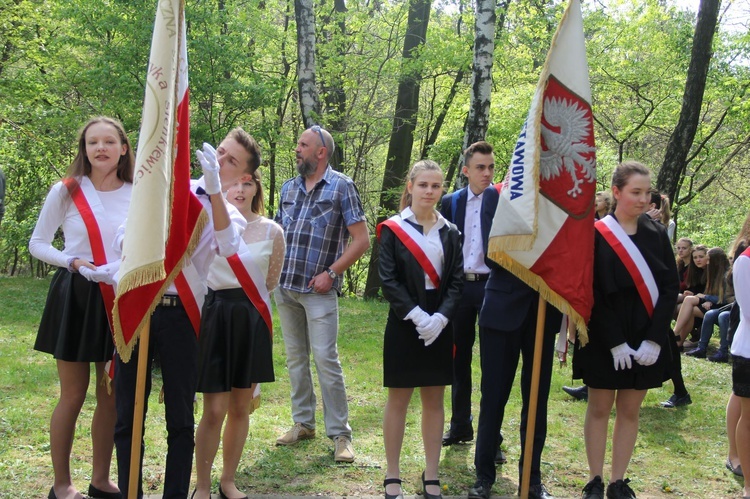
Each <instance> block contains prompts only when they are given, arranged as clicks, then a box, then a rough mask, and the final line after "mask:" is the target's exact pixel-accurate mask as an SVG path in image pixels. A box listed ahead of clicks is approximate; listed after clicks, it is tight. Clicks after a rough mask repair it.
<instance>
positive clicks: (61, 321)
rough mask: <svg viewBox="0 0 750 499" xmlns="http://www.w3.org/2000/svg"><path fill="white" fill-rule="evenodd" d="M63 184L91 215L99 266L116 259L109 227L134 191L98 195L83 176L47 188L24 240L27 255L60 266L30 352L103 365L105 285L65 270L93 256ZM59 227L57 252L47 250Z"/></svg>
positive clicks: (107, 353)
mask: <svg viewBox="0 0 750 499" xmlns="http://www.w3.org/2000/svg"><path fill="white" fill-rule="evenodd" d="M66 183H68V184H66ZM67 185H70V186H71V188H72V189H78V188H79V189H78V191H77V195H81V196H83V199H84V202H85V203H86V205H88V208H89V209H90V213H91V214H92V215H93V219H88V218H87V220H88V223H89V224H93V226H92V227H91V228H92V229H96V232H97V233H98V234H99V237H100V240H101V247H102V248H103V250H104V261H98V262H97V264H98V265H103V264H105V263H108V262H113V261H115V260H117V256H116V255H115V252H114V251H113V250H112V249H111V246H112V240H113V239H114V230H113V228H116V227H118V226H119V225H120V224H121V223H122V222H123V220H124V219H125V217H126V216H127V212H128V205H129V204H130V195H131V192H132V188H133V185H132V184H130V183H127V182H126V183H123V185H122V186H121V187H120V188H118V189H115V190H113V191H97V190H96V189H95V187H94V185H93V184H92V182H91V180H90V179H89V178H88V177H81V178H78V179H72V178H68V179H66V180H65V181H64V182H58V183H56V184H55V185H54V186H52V189H51V190H50V192H49V194H48V195H47V198H46V199H45V201H44V206H43V207H42V211H41V212H40V214H39V219H38V220H37V224H36V226H35V227H34V232H33V234H32V236H31V240H30V241H29V252H30V253H31V254H32V256H34V257H35V258H38V259H39V260H42V261H44V262H46V263H49V264H51V265H55V266H57V267H59V268H58V269H57V271H56V272H55V274H54V276H53V277H52V280H51V282H50V288H49V293H48V294H47V301H46V304H45V306H44V311H43V312H42V318H41V320H40V323H39V330H38V333H37V337H36V341H35V343H34V349H35V350H38V351H40V352H45V353H49V354H51V355H53V356H54V357H55V358H56V359H58V360H64V361H68V362H106V361H108V360H111V359H112V354H113V353H114V342H113V341H112V333H111V331H110V326H109V323H108V319H107V315H108V313H111V309H110V310H109V311H107V309H106V307H105V304H104V301H103V298H102V286H106V285H104V284H99V283H96V282H90V281H88V280H87V279H86V278H84V277H83V276H82V275H80V274H79V273H78V272H71V271H70V270H69V269H68V262H69V261H71V260H72V259H74V258H80V259H82V260H86V261H89V262H92V263H93V262H94V260H95V258H94V251H93V250H92V243H91V241H90V239H89V233H88V229H87V221H86V220H85V219H84V216H82V214H81V212H80V211H79V208H78V206H77V205H76V202H74V200H73V198H72V197H71V192H72V191H71V190H70V189H69V187H68V186H67ZM60 227H62V231H63V234H64V236H65V246H64V247H63V249H62V250H58V249H57V248H55V247H54V246H52V241H53V240H54V237H55V233H56V232H57V230H58V228H60ZM95 244H96V243H95ZM111 292H112V293H114V292H113V291H111Z"/></svg>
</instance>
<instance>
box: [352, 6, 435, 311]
mask: <svg viewBox="0 0 750 499" xmlns="http://www.w3.org/2000/svg"><path fill="white" fill-rule="evenodd" d="M431 3H432V2H431V0H410V2H409V19H408V21H407V27H406V36H405V38H404V50H403V53H402V58H403V61H404V62H403V64H402V66H401V78H400V81H399V84H398V94H397V96H396V112H395V115H394V117H393V127H392V128H391V139H390V142H389V143H388V156H386V158H387V159H386V162H385V173H384V174H383V188H382V190H381V191H380V208H381V213H384V214H391V213H394V212H396V211H398V202H399V197H400V194H401V188H402V187H403V183H404V177H405V176H406V173H407V172H408V170H409V163H410V161H411V150H412V146H413V145H414V129H415V128H416V124H417V111H418V109H419V82H420V79H421V74H420V73H419V72H418V71H415V70H414V69H411V66H412V65H411V64H410V63H409V61H410V60H411V59H412V58H413V57H414V56H415V53H416V51H417V49H418V48H419V47H420V46H421V45H422V44H424V42H425V37H426V36H427V24H428V23H429V21H430V7H431ZM385 218H386V216H385V215H381V216H379V217H378V220H377V222H378V223H380V222H381V221H383V220H385ZM378 289H380V275H379V274H378V244H377V241H376V242H375V244H373V246H372V253H371V256H370V266H369V269H368V272H367V283H366V284H365V293H364V295H365V297H367V298H373V297H375V296H377V294H378Z"/></svg>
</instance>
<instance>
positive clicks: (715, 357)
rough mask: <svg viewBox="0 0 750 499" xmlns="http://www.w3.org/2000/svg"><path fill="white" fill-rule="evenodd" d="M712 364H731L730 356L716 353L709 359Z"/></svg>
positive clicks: (724, 353)
mask: <svg viewBox="0 0 750 499" xmlns="http://www.w3.org/2000/svg"><path fill="white" fill-rule="evenodd" d="M708 360H710V361H711V362H724V363H726V362H729V354H728V353H726V352H721V351H719V352H716V353H715V354H713V355H712V356H710V357H709V358H708Z"/></svg>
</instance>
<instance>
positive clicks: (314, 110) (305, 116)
mask: <svg viewBox="0 0 750 499" xmlns="http://www.w3.org/2000/svg"><path fill="white" fill-rule="evenodd" d="M294 16H295V19H296V20H297V86H298V88H299V106H300V112H301V113H302V122H303V123H304V124H305V128H309V127H311V126H313V125H316V124H318V122H319V121H320V117H321V113H320V98H319V97H318V87H317V86H316V85H315V12H314V11H313V2H312V0H294Z"/></svg>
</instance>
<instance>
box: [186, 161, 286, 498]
mask: <svg viewBox="0 0 750 499" xmlns="http://www.w3.org/2000/svg"><path fill="white" fill-rule="evenodd" d="M258 155H260V151H258ZM227 200H228V201H229V202H230V203H232V204H233V205H234V206H236V207H237V209H239V211H240V212H241V213H242V215H243V216H244V217H245V218H246V219H247V229H245V232H244V234H243V241H244V243H245V244H243V245H242V246H241V247H240V251H239V252H238V253H237V255H235V256H233V257H230V258H228V259H227V258H221V257H217V258H216V259H214V262H213V263H212V264H211V270H210V272H209V275H208V287H209V292H208V296H207V297H206V302H205V304H204V307H203V315H202V319H201V334H200V337H199V374H198V391H199V392H203V416H202V417H201V421H200V424H199V425H198V429H197V431H196V439H195V440H196V446H195V461H196V474H197V481H196V490H195V492H193V496H192V497H194V498H195V499H201V498H207V497H209V496H210V493H211V490H210V488H211V466H212V464H213V461H214V458H215V456H216V452H217V450H218V447H219V437H220V433H221V427H222V424H223V422H224V419H225V418H226V419H227V424H226V427H225V428H224V438H223V461H224V463H223V468H222V473H221V478H220V480H219V497H221V498H232V499H235V498H241V497H246V496H245V495H244V494H243V493H242V492H240V491H239V490H238V489H237V487H236V485H235V483H234V481H235V473H236V471H237V466H238V464H239V460H240V457H241V455H242V448H243V447H244V445H245V440H246V439H247V432H248V424H249V415H250V413H252V411H253V410H254V409H255V408H256V407H257V406H258V404H259V402H260V398H259V394H260V391H259V383H267V382H271V381H274V373H273V358H272V345H273V331H272V329H271V324H270V321H271V315H270V313H271V305H270V297H269V293H270V291H271V290H273V289H274V288H275V287H276V286H277V285H278V283H279V276H280V275H281V268H282V264H283V263H284V254H285V250H286V248H285V239H284V233H283V230H282V229H281V226H279V225H278V224H276V223H275V222H274V221H272V220H270V219H268V218H266V217H265V216H263V215H264V213H265V205H264V200H263V187H262V184H261V178H260V172H259V171H258V170H255V172H254V173H253V178H252V179H251V180H247V181H244V182H238V183H237V184H235V185H234V186H233V187H230V188H229V190H228V192H227Z"/></svg>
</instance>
